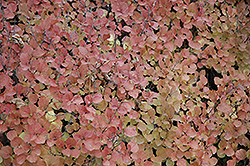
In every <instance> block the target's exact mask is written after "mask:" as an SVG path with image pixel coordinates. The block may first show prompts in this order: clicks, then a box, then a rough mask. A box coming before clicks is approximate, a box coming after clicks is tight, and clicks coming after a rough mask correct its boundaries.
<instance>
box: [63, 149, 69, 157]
mask: <svg viewBox="0 0 250 166" xmlns="http://www.w3.org/2000/svg"><path fill="white" fill-rule="evenodd" d="M62 153H63V154H64V155H65V156H68V157H69V156H70V155H71V150H70V149H69V148H67V149H63V150H62Z"/></svg>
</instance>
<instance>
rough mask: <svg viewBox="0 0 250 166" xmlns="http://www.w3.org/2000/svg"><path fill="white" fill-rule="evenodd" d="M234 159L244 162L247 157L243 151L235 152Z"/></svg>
mask: <svg viewBox="0 0 250 166" xmlns="http://www.w3.org/2000/svg"><path fill="white" fill-rule="evenodd" d="M236 157H237V159H239V160H244V159H245V158H246V157H247V152H246V150H244V149H240V150H237V152H236Z"/></svg>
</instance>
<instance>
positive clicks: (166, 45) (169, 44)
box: [164, 41, 174, 52]
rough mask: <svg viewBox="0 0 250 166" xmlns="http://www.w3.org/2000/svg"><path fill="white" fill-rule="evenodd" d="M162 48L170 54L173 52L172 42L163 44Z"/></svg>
mask: <svg viewBox="0 0 250 166" xmlns="http://www.w3.org/2000/svg"><path fill="white" fill-rule="evenodd" d="M164 47H165V48H166V49H168V50H169V51H170V52H172V51H173V50H174V43H173V42H172V41H170V42H168V43H165V44H164Z"/></svg>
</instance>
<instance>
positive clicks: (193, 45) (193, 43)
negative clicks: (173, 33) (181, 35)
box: [189, 40, 201, 50]
mask: <svg viewBox="0 0 250 166" xmlns="http://www.w3.org/2000/svg"><path fill="white" fill-rule="evenodd" d="M189 45H190V47H192V48H193V49H196V50H200V48H201V44H200V43H199V42H197V41H193V40H189Z"/></svg>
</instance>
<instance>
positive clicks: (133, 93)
mask: <svg viewBox="0 0 250 166" xmlns="http://www.w3.org/2000/svg"><path fill="white" fill-rule="evenodd" d="M140 92H141V90H139V89H133V90H130V91H129V92H128V94H129V95H130V96H131V97H133V98H134V99H136V98H137V97H138V95H139V93H140Z"/></svg>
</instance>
